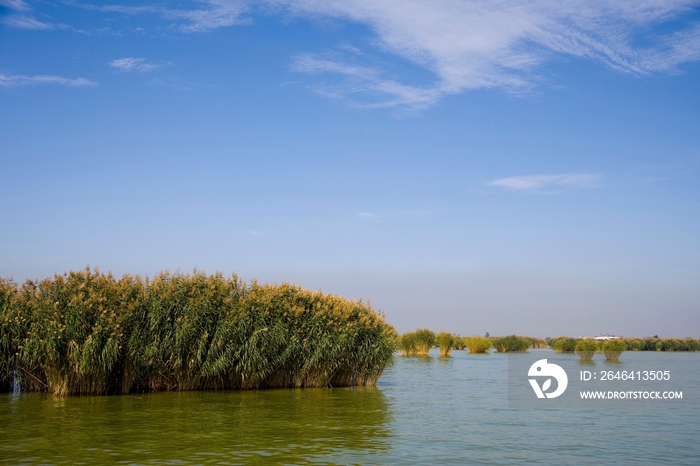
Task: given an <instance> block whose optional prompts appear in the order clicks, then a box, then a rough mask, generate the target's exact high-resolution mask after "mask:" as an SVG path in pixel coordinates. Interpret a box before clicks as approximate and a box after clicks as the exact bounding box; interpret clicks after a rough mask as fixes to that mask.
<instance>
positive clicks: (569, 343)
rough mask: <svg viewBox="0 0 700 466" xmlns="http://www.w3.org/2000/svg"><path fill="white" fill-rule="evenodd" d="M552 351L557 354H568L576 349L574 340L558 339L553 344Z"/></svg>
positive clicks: (567, 338)
mask: <svg viewBox="0 0 700 466" xmlns="http://www.w3.org/2000/svg"><path fill="white" fill-rule="evenodd" d="M554 349H555V350H556V351H557V353H570V352H572V351H574V350H575V349H576V339H575V338H569V337H559V338H557V339H556V341H555V342H554Z"/></svg>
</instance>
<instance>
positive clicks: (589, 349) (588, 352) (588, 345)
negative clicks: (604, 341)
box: [574, 339, 596, 361]
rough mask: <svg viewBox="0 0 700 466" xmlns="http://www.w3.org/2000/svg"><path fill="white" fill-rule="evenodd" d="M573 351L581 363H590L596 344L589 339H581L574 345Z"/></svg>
mask: <svg viewBox="0 0 700 466" xmlns="http://www.w3.org/2000/svg"><path fill="white" fill-rule="evenodd" d="M574 350H575V351H576V354H577V355H578V357H579V358H581V361H591V360H593V355H594V354H595V351H596V343H595V341H594V340H591V339H582V340H579V341H578V342H577V343H576V346H575V348H574Z"/></svg>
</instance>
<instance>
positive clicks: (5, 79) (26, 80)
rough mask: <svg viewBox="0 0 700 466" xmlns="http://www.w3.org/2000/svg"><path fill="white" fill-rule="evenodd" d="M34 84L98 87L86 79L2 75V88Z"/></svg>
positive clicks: (0, 77) (0, 84) (0, 76)
mask: <svg viewBox="0 0 700 466" xmlns="http://www.w3.org/2000/svg"><path fill="white" fill-rule="evenodd" d="M32 84H58V85H61V86H69V87H89V86H96V85H97V83H96V82H94V81H90V80H89V79H86V78H75V79H73V78H64V77H62V76H52V75H35V76H26V75H6V74H2V73H0V86H4V87H12V86H28V85H32Z"/></svg>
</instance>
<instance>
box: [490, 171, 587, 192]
mask: <svg viewBox="0 0 700 466" xmlns="http://www.w3.org/2000/svg"><path fill="white" fill-rule="evenodd" d="M599 179H600V175H598V174H595V173H577V174H564V175H526V176H513V177H510V178H499V179H497V180H493V181H491V182H490V183H487V185H488V186H498V187H502V188H510V189H521V190H533V189H539V188H544V187H547V186H572V187H577V188H583V187H588V186H594V185H595V184H596V183H597V182H598V180H599Z"/></svg>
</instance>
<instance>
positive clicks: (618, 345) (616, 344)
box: [603, 340, 627, 361]
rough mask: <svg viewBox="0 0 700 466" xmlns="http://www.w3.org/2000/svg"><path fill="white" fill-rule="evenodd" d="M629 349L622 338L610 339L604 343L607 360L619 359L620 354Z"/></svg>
mask: <svg viewBox="0 0 700 466" xmlns="http://www.w3.org/2000/svg"><path fill="white" fill-rule="evenodd" d="M626 349H627V346H626V345H625V342H623V341H620V340H609V341H606V342H605V343H604V344H603V353H604V354H605V360H606V361H617V360H618V359H620V355H621V354H622V353H623V351H625V350H626Z"/></svg>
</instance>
